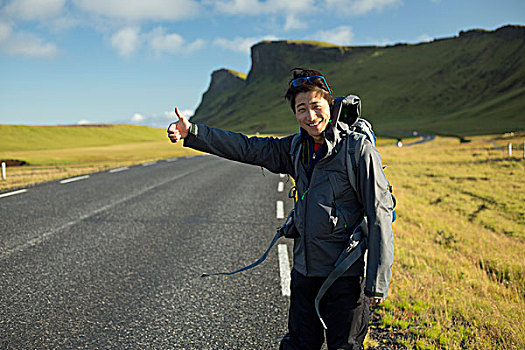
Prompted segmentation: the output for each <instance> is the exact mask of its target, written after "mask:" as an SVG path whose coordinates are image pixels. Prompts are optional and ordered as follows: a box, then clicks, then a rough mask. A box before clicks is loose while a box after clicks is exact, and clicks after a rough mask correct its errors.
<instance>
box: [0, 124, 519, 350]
mask: <svg viewBox="0 0 525 350" xmlns="http://www.w3.org/2000/svg"><path fill="white" fill-rule="evenodd" d="M0 131H1V132H2V135H3V138H2V140H0V146H1V148H0V149H1V151H0V159H19V160H25V161H27V162H29V163H30V165H29V166H20V167H13V168H8V177H7V181H2V182H0V189H6V188H9V187H20V186H26V185H28V184H31V183H35V182H42V181H48V180H52V179H57V178H64V177H68V176H73V175H78V174H83V173H89V172H94V171H100V170H106V169H110V168H116V167H120V166H124V165H130V164H136V163H142V162H146V161H152V160H157V159H163V158H170V157H176V156H183V155H189V154H195V152H193V151H191V150H187V149H183V148H182V147H181V144H177V145H172V144H170V143H169V141H168V140H167V138H166V135H165V131H164V130H157V129H150V128H142V127H134V126H111V127H105V128H102V127H96V128H95V127H93V128H86V127H83V128H79V127H59V128H48V129H46V128H45V127H13V126H0ZM113 134H114V135H117V136H116V137H114V138H113V137H112V135H113ZM4 135H9V136H4ZM470 139H471V142H470V143H460V142H459V141H458V139H456V138H445V137H438V138H437V139H436V140H435V141H432V142H429V143H425V144H420V145H417V146H413V147H403V148H397V147H395V146H393V143H394V142H395V140H392V139H390V140H386V139H382V140H379V142H378V145H379V148H380V152H381V154H382V158H383V163H384V165H387V166H388V167H387V168H386V173H387V176H388V177H389V180H390V182H391V183H392V184H393V186H394V193H395V195H396V198H397V200H398V206H397V209H396V210H397V215H398V219H397V221H396V222H395V223H394V234H395V247H396V248H395V249H396V250H395V262H394V267H393V271H392V284H391V289H390V295H389V298H388V299H387V301H386V302H385V303H384V304H383V305H382V306H380V307H378V308H377V309H376V312H377V313H378V314H379V315H380V316H381V321H380V324H379V325H378V326H377V327H378V329H375V330H374V329H373V330H372V332H373V333H376V334H378V333H381V334H383V335H385V334H386V337H381V338H377V337H370V338H369V339H368V340H367V344H368V346H369V347H371V348H373V347H374V346H379V345H384V344H381V342H382V341H383V340H385V339H388V340H385V341H386V342H387V345H388V346H389V347H393V348H407V349H524V348H525V254H524V252H525V181H523V180H524V178H525V160H524V159H523V142H524V140H525V134H521V135H514V136H509V135H508V136H507V137H503V136H500V137H498V136H476V137H473V138H470ZM6 140H7V141H6ZM509 142H512V143H513V145H514V149H513V156H512V157H508V156H507V144H508V143H509Z"/></svg>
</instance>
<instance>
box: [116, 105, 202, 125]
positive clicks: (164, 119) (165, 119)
mask: <svg viewBox="0 0 525 350" xmlns="http://www.w3.org/2000/svg"><path fill="white" fill-rule="evenodd" d="M181 113H182V115H184V116H185V117H186V118H188V119H190V118H191V117H192V116H193V110H191V109H185V110H182V111H181ZM176 120H177V116H176V115H175V112H174V111H168V112H164V113H162V114H161V115H157V114H152V115H144V114H140V113H135V114H133V116H132V117H131V118H130V119H129V120H126V121H120V122H118V123H122V122H123V123H132V124H136V125H144V126H151V127H153V128H167V127H168V125H169V124H170V123H173V122H174V121H176Z"/></svg>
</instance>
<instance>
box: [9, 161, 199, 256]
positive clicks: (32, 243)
mask: <svg viewBox="0 0 525 350" xmlns="http://www.w3.org/2000/svg"><path fill="white" fill-rule="evenodd" d="M203 168H204V167H198V168H196V169H192V170H190V171H186V172H184V173H182V174H179V175H178V176H175V177H173V178H170V179H168V180H166V181H163V182H159V183H156V184H154V185H152V186H149V187H146V188H144V189H143V190H141V191H138V192H137V193H135V194H132V195H130V196H127V197H124V198H121V199H119V200H117V201H115V202H113V203H110V204H107V205H104V206H103V207H101V208H98V209H96V210H93V211H92V212H89V213H87V214H84V215H81V216H79V217H78V218H76V219H75V220H72V221H69V222H67V223H65V224H63V225H62V226H58V227H56V228H54V229H53V230H51V231H48V232H44V233H43V234H41V235H40V236H37V237H34V238H32V239H30V240H29V241H27V242H25V243H23V244H20V245H18V246H16V247H13V248H11V249H8V250H6V251H4V252H3V253H2V252H0V261H1V260H4V259H6V258H8V257H9V256H11V254H13V253H16V252H22V251H24V250H26V249H27V248H30V247H33V246H36V245H38V244H41V243H43V242H45V241H47V240H48V239H49V238H51V237H52V236H54V235H55V234H57V233H58V232H60V231H62V230H65V229H67V228H69V227H71V226H74V225H76V224H78V223H79V222H81V221H83V220H85V219H87V218H90V217H92V216H95V215H97V214H100V213H102V212H104V211H106V210H108V209H111V208H113V207H115V206H117V205H119V204H122V203H124V202H127V201H129V200H132V199H134V198H136V197H139V196H141V195H143V194H144V193H146V192H148V191H150V190H152V189H154V188H157V187H160V186H164V185H166V184H167V183H169V182H172V181H176V180H178V179H180V178H183V177H184V176H187V175H189V174H192V173H194V172H197V171H200V170H202V169H203Z"/></svg>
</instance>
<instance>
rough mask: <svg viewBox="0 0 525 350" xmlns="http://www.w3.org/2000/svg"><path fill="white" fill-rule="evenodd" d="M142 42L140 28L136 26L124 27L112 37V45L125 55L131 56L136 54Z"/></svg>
mask: <svg viewBox="0 0 525 350" xmlns="http://www.w3.org/2000/svg"><path fill="white" fill-rule="evenodd" d="M141 43H142V38H141V37H140V29H139V28H135V27H127V28H123V29H121V30H119V31H118V32H116V33H115V34H113V36H112V37H111V45H112V46H113V47H114V48H115V49H116V50H117V52H118V53H119V55H121V56H123V57H129V56H131V55H132V54H134V53H135V52H136V51H137V50H138V49H139V47H140V45H141Z"/></svg>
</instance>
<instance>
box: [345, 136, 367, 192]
mask: <svg viewBox="0 0 525 350" xmlns="http://www.w3.org/2000/svg"><path fill="white" fill-rule="evenodd" d="M364 142H365V137H363V136H361V137H354V136H352V135H348V136H347V137H346V145H345V146H346V157H345V162H346V174H347V176H348V181H349V182H350V185H351V186H352V188H353V189H354V191H355V193H356V194H357V195H358V198H359V191H358V190H357V174H356V170H357V165H358V164H359V157H360V155H361V148H362V147H363V143H364Z"/></svg>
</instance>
